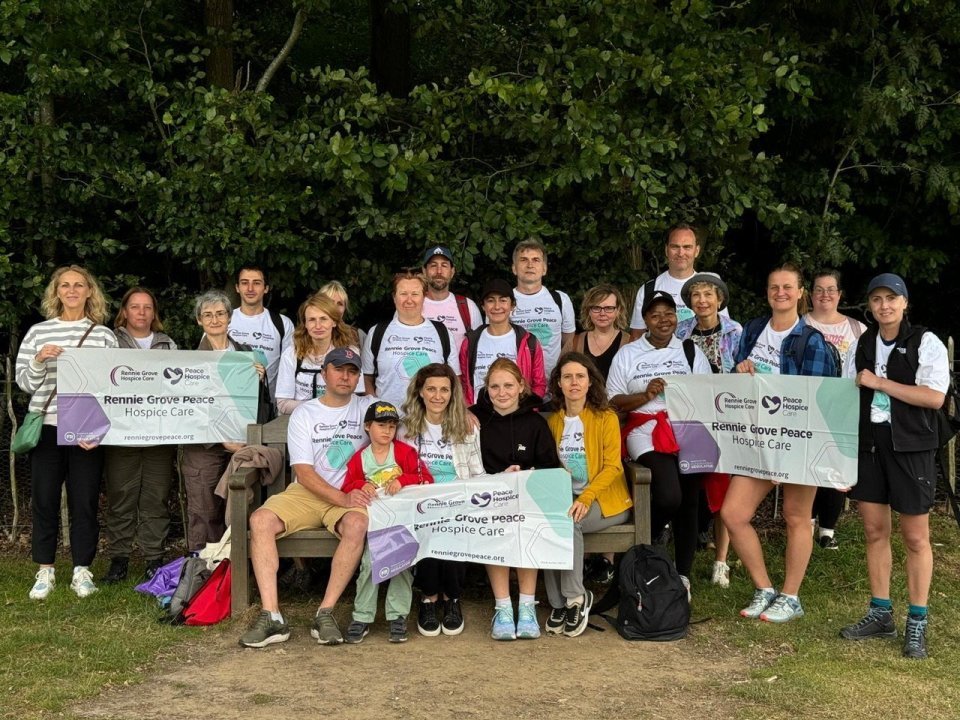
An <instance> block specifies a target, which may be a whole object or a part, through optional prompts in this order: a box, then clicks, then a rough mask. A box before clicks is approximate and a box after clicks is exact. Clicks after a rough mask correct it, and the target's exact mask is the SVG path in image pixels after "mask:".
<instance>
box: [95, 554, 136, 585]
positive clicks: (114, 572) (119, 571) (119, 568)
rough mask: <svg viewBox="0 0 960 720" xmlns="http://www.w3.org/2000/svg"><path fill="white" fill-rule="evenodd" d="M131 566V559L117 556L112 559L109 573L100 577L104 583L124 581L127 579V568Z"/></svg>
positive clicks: (111, 583)
mask: <svg viewBox="0 0 960 720" xmlns="http://www.w3.org/2000/svg"><path fill="white" fill-rule="evenodd" d="M129 567H130V560H129V559H128V558H125V557H115V558H113V559H112V560H111V561H110V568H109V569H108V570H107V574H106V575H104V576H103V577H102V578H100V582H102V583H103V584H104V585H113V584H114V583H118V582H123V581H124V580H126V579H127V570H128V569H129Z"/></svg>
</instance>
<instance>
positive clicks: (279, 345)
mask: <svg viewBox="0 0 960 720" xmlns="http://www.w3.org/2000/svg"><path fill="white" fill-rule="evenodd" d="M280 319H281V320H282V322H283V328H284V332H283V341H282V342H280V341H279V333H278V332H277V326H276V325H274V324H273V319H272V318H271V317H270V311H269V310H264V311H263V312H261V313H259V314H257V315H244V314H243V312H241V310H240V308H237V309H236V310H234V311H233V315H232V316H231V317H230V328H229V329H228V330H227V334H228V335H229V336H230V338H231V339H233V340H236V341H237V342H240V343H243V344H244V345H249V346H250V347H252V348H257V349H259V350H262V351H263V354H264V355H266V356H267V380H268V381H269V383H270V396H271V397H276V396H277V393H276V390H277V375H278V374H279V372H280V355H281V353H282V352H283V351H284V350H286V349H287V348H288V347H291V346H292V345H293V323H292V322H291V321H290V318H288V317H286V316H285V315H281V316H280Z"/></svg>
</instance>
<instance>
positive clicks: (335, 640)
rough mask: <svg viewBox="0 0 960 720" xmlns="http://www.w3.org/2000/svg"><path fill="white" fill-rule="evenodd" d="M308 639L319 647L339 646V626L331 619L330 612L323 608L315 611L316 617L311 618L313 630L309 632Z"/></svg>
mask: <svg viewBox="0 0 960 720" xmlns="http://www.w3.org/2000/svg"><path fill="white" fill-rule="evenodd" d="M310 637H312V638H313V639H314V640H316V641H317V642H318V643H319V644H320V645H339V644H340V643H342V642H343V635H341V634H340V626H339V625H337V620H336V618H334V617H333V611H332V610H325V609H323V608H321V609H320V610H317V615H316V617H314V618H313V628H311V630H310Z"/></svg>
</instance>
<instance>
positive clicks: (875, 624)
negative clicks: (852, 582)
mask: <svg viewBox="0 0 960 720" xmlns="http://www.w3.org/2000/svg"><path fill="white" fill-rule="evenodd" d="M896 636H897V626H896V625H895V624H894V622H893V611H892V610H888V609H887V608H881V607H876V606H874V605H871V606H870V608H869V609H868V610H867V614H866V615H864V616H863V617H862V618H860V619H859V620H857V622H855V623H853V625H847V626H846V627H844V628H841V629H840V637H842V638H844V639H845V640H867V639H869V638H875V637H887V638H893V637H896Z"/></svg>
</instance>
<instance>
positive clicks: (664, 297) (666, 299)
mask: <svg viewBox="0 0 960 720" xmlns="http://www.w3.org/2000/svg"><path fill="white" fill-rule="evenodd" d="M656 303H665V304H666V305H669V306H670V307H672V308H673V309H674V310H676V309H677V301H676V300H674V299H673V295H671V294H670V293H668V292H664V291H663V290H654V291H653V292H652V293H650V297H646V296H644V298H643V306H642V307H641V308H640V314H641V315H646V314H647V313H648V312H649V311H650V308H651V307H653V306H654V305H655V304H656Z"/></svg>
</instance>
